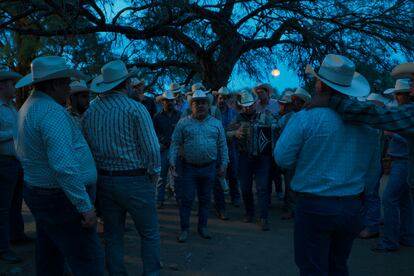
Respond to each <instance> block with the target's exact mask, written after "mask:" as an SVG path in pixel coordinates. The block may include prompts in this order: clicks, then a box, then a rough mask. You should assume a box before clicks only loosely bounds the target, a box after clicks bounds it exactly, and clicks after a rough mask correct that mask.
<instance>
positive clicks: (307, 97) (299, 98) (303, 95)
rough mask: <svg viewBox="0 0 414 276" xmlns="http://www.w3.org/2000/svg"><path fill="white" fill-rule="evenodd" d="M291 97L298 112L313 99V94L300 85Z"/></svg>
mask: <svg viewBox="0 0 414 276" xmlns="http://www.w3.org/2000/svg"><path fill="white" fill-rule="evenodd" d="M291 99H292V104H293V108H294V110H295V112H298V111H300V110H302V109H303V107H304V106H305V104H306V103H308V102H310V101H311V99H312V96H311V94H309V92H308V91H306V90H305V89H303V88H302V87H298V88H296V90H295V93H293V95H292V98H291Z"/></svg>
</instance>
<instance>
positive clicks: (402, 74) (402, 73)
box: [391, 62, 414, 79]
mask: <svg viewBox="0 0 414 276" xmlns="http://www.w3.org/2000/svg"><path fill="white" fill-rule="evenodd" d="M412 74H414V62H406V63H402V64H399V65H397V66H395V67H394V69H392V71H391V76H393V77H394V78H396V79H397V78H411V75H412Z"/></svg>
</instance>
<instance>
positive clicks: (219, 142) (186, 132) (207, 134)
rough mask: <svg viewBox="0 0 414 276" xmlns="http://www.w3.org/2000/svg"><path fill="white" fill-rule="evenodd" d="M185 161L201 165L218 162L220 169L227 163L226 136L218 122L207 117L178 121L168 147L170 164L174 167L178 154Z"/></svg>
mask: <svg viewBox="0 0 414 276" xmlns="http://www.w3.org/2000/svg"><path fill="white" fill-rule="evenodd" d="M180 152H181V153H182V155H183V158H184V160H185V161H187V162H189V163H192V164H197V165H203V164H207V163H210V162H212V161H216V160H218V161H219V162H220V164H219V165H220V166H221V167H227V163H228V162H229V156H228V150H227V142H226V136H225V134H224V129H223V126H222V124H221V122H220V121H219V120H217V119H216V118H213V117H212V116H210V115H208V117H207V118H206V119H204V120H203V121H199V120H196V119H194V118H193V117H192V116H187V117H184V118H182V119H181V120H180V121H178V124H177V126H176V127H175V130H174V133H173V136H172V142H171V147H170V164H171V165H173V166H174V165H175V163H176V160H177V158H178V153H180Z"/></svg>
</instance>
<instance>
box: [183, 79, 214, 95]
mask: <svg viewBox="0 0 414 276" xmlns="http://www.w3.org/2000/svg"><path fill="white" fill-rule="evenodd" d="M196 90H202V91H204V92H205V93H208V92H210V91H211V89H209V90H207V89H206V87H205V86H204V85H203V84H202V83H201V82H196V83H194V84H193V85H192V86H191V91H190V92H187V93H185V95H186V96H188V95H192V94H193V93H194V92H195V91H196Z"/></svg>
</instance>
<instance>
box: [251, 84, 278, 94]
mask: <svg viewBox="0 0 414 276" xmlns="http://www.w3.org/2000/svg"><path fill="white" fill-rule="evenodd" d="M259 89H264V90H266V91H267V93H269V96H272V94H273V91H274V90H273V87H272V86H271V85H270V84H269V83H259V84H258V85H256V86H255V87H253V93H254V94H256V95H257V93H256V91H257V90H259Z"/></svg>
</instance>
